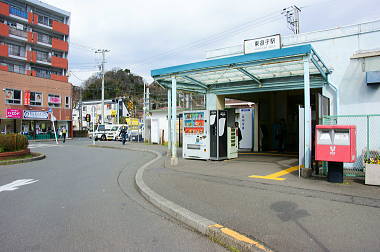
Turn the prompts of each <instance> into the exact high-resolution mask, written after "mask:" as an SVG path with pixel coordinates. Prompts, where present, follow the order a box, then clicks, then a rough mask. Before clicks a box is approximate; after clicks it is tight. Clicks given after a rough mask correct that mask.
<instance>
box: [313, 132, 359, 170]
mask: <svg viewBox="0 0 380 252" xmlns="http://www.w3.org/2000/svg"><path fill="white" fill-rule="evenodd" d="M315 160H319V161H331V162H345V163H353V162H355V161H356V126H354V125H317V127H316V134H315Z"/></svg>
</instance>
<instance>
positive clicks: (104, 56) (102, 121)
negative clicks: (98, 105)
mask: <svg viewBox="0 0 380 252" xmlns="http://www.w3.org/2000/svg"><path fill="white" fill-rule="evenodd" d="M106 52H109V50H107V49H98V50H96V51H95V53H101V54H102V120H101V121H100V122H101V124H104V75H105V71H104V64H105V63H106V60H105V58H106V55H105V54H106Z"/></svg>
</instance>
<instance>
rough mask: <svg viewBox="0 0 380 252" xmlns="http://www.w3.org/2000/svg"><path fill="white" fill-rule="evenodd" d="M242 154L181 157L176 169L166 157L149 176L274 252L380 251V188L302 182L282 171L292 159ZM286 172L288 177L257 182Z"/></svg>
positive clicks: (172, 195)
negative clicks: (213, 158)
mask: <svg viewBox="0 0 380 252" xmlns="http://www.w3.org/2000/svg"><path fill="white" fill-rule="evenodd" d="M145 147H148V148H152V149H155V150H160V151H162V152H164V151H165V147H162V146H157V145H153V146H149V145H145ZM241 156H242V157H241V158H239V159H237V160H229V161H202V160H184V159H182V158H180V159H179V164H178V166H176V167H171V166H170V162H169V161H170V160H168V159H167V158H163V159H161V160H160V161H158V162H157V163H155V164H153V165H152V166H151V167H150V168H148V169H147V170H146V171H145V173H144V176H143V179H144V182H145V183H146V184H147V185H148V186H149V187H151V188H152V189H153V190H154V191H155V192H157V193H158V194H160V195H162V196H163V197H165V198H167V199H168V200H170V201H173V202H174V203H176V204H178V205H180V206H182V207H184V208H187V209H189V210H190V211H192V212H194V213H196V214H199V215H201V216H204V217H205V218H208V219H211V220H214V221H217V222H218V223H220V224H222V225H224V226H228V227H231V228H233V229H234V230H236V231H238V232H240V233H242V234H245V235H247V236H248V237H251V238H255V239H258V240H261V241H263V242H264V243H265V244H267V245H268V246H269V247H271V248H273V249H274V250H278V251H305V250H306V251H358V250H360V251H362V250H366V251H377V250H378V248H379V247H380V240H379V239H378V229H379V227H380V209H379V208H380V187H376V186H366V185H363V184H362V183H361V182H356V181H348V182H345V183H344V184H332V183H328V182H327V181H325V180H321V179H305V178H298V172H297V171H293V172H291V173H286V172H285V173H284V172H281V171H283V170H285V169H287V168H290V167H293V166H295V165H296V163H297V160H295V159H292V158H289V157H280V156H275V157H270V156H249V157H248V156H243V155H241ZM293 170H294V169H293ZM278 172H281V174H282V175H281V176H280V177H279V178H285V180H272V179H265V178H252V177H249V176H251V175H256V176H258V177H260V176H267V175H269V174H273V173H276V174H278Z"/></svg>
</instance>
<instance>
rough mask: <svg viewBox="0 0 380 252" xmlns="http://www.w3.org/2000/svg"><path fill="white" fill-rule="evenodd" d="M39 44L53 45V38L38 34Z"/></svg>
mask: <svg viewBox="0 0 380 252" xmlns="http://www.w3.org/2000/svg"><path fill="white" fill-rule="evenodd" d="M37 39H38V42H41V43H45V44H51V37H50V36H49V35H47V34H44V33H40V32H39V33H38V36H37Z"/></svg>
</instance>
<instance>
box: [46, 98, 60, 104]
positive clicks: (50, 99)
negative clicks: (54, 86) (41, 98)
mask: <svg viewBox="0 0 380 252" xmlns="http://www.w3.org/2000/svg"><path fill="white" fill-rule="evenodd" d="M48 102H49V103H61V97H52V96H49V97H48Z"/></svg>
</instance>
